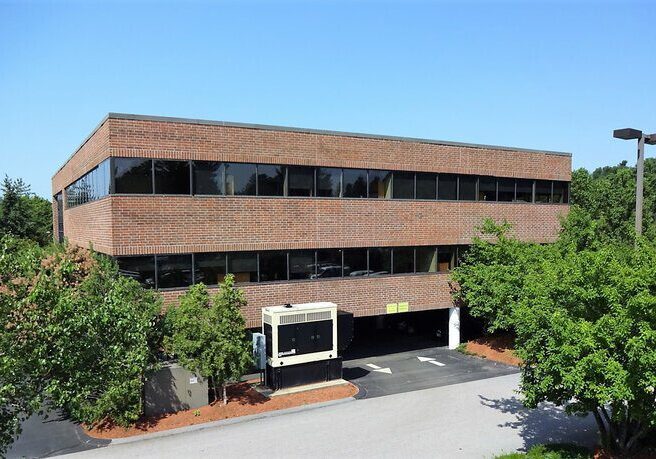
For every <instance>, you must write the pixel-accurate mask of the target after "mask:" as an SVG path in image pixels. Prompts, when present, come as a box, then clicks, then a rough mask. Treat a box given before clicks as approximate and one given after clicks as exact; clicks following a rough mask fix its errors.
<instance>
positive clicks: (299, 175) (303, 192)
mask: <svg viewBox="0 0 656 459" xmlns="http://www.w3.org/2000/svg"><path fill="white" fill-rule="evenodd" d="M287 194H288V196H314V167H297V166H289V167H288V168H287Z"/></svg>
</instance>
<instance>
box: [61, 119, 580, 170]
mask: <svg viewBox="0 0 656 459" xmlns="http://www.w3.org/2000/svg"><path fill="white" fill-rule="evenodd" d="M110 118H113V119H122V120H134V121H159V122H167V123H184V124H201V125H207V126H225V127H234V128H243V129H259V130H266V131H282V132H297V133H301V134H316V135H330V136H336V137H354V138H360V139H374V140H393V141H397V142H415V143H427V144H433V145H444V146H449V147H466V148H479V149H488V150H502V151H518V152H526V153H540V154H546V155H557V156H567V157H571V156H572V154H571V153H568V152H563V151H552V150H539V149H532V148H519V147H508V146H502V145H485V144H478V143H466V142H451V141H447V140H434V139H424V138H420V137H403V136H393V135H382V134H366V133H361V132H346V131H331V130H326V129H310V128H299V127H291V126H275V125H269V124H254V123H237V122H231V121H212V120H203V119H195V118H176V117H170V116H154V115H135V114H129V113H114V112H110V113H108V114H107V115H105V116H104V117H103V119H102V120H101V121H100V122H99V123H98V124H97V125H96V127H95V128H94V129H93V130H92V131H91V133H90V134H89V135H88V136H86V138H85V139H84V140H83V141H82V143H80V145H79V146H78V147H77V148H76V149H75V150H74V151H73V153H72V154H71V155H70V156H69V157H68V158H67V159H66V161H64V164H62V165H61V166H60V167H59V169H57V171H56V172H55V173H54V174H53V175H52V177H51V179H54V178H55V176H56V175H57V174H58V173H59V172H61V170H62V169H64V167H66V164H68V162H69V161H70V160H71V159H72V158H73V156H75V155H76V154H77V152H78V151H80V149H81V148H82V147H83V146H84V145H85V144H86V143H87V142H88V141H89V139H91V137H93V136H94V134H95V133H96V132H97V131H98V129H100V128H101V127H102V125H103V124H105V122H106V121H107V120H108V119H110Z"/></svg>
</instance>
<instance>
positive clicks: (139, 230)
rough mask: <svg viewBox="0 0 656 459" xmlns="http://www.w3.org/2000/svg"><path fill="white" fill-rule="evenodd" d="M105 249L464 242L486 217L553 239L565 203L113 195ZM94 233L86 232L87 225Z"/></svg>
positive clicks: (523, 233) (532, 236)
mask: <svg viewBox="0 0 656 459" xmlns="http://www.w3.org/2000/svg"><path fill="white" fill-rule="evenodd" d="M110 200H111V202H112V214H113V216H114V218H113V219H112V234H113V236H112V237H113V240H112V248H111V251H110V252H109V253H110V254H111V255H133V254H151V253H184V252H213V251H238V250H267V249H294V248H296V249H300V248H322V247H325V248H331V247H332V248H337V247H372V246H410V245H440V244H466V243H469V242H470V241H471V238H472V236H474V235H476V234H477V231H476V228H477V227H478V226H479V225H480V224H481V223H482V221H483V219H484V218H485V217H492V218H494V219H495V220H497V221H502V220H508V221H509V222H510V223H512V224H513V225H514V228H515V233H516V235H517V236H518V237H520V238H522V239H526V240H533V241H536V242H551V241H553V240H554V239H555V237H556V235H557V233H558V230H559V228H560V224H559V218H560V216H562V215H564V214H565V213H566V212H567V210H568V208H569V207H568V206H564V205H558V204H555V205H549V204H521V203H490V202H440V201H397V200H368V199H365V200H358V199H316V198H247V197H190V196H148V197H139V196H113V197H111V198H110ZM88 234H89V235H90V236H92V235H93V234H92V233H88Z"/></svg>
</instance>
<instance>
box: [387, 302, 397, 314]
mask: <svg viewBox="0 0 656 459" xmlns="http://www.w3.org/2000/svg"><path fill="white" fill-rule="evenodd" d="M398 309H399V307H398V304H396V303H390V304H388V305H387V313H388V314H394V313H396V312H398Z"/></svg>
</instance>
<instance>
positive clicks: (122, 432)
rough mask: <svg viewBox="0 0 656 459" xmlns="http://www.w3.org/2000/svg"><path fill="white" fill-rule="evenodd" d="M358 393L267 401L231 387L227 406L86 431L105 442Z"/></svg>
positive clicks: (334, 389)
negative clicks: (125, 425) (124, 425)
mask: <svg viewBox="0 0 656 459" xmlns="http://www.w3.org/2000/svg"><path fill="white" fill-rule="evenodd" d="M357 392H358V389H357V388H356V387H355V386H354V385H352V384H343V385H340V386H331V387H326V388H323V389H314V390H309V391H304V392H297V393H295V394H289V395H280V396H277V397H272V398H267V397H265V396H264V395H262V394H260V393H259V392H257V391H256V390H255V389H253V386H252V383H248V382H244V383H240V384H235V385H233V386H229V387H228V404H227V405H224V404H223V400H218V401H217V402H214V403H212V404H210V405H206V406H203V407H201V408H198V409H192V410H185V411H179V412H177V413H171V414H166V415H162V416H160V417H156V418H143V419H141V420H139V421H138V422H137V423H136V424H135V425H134V426H132V427H128V428H125V427H120V426H116V425H112V424H111V423H103V424H99V425H94V426H92V427H91V429H88V430H87V434H88V435H89V436H91V437H94V438H105V439H111V438H125V437H132V436H135V435H143V434H146V433H152V432H160V431H163V430H169V429H175V428H178V427H185V426H190V425H195V424H203V423H205V422H211V421H218V420H221V419H228V418H234V417H238V416H247V415H249V414H256V413H264V412H266V411H273V410H283V409H285V408H292V407H295V406H301V405H310V404H312V403H319V402H327V401H330V400H338V399H341V398H347V397H352V396H354V395H355V394H357Z"/></svg>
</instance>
